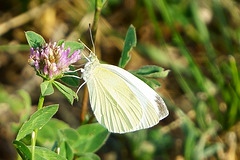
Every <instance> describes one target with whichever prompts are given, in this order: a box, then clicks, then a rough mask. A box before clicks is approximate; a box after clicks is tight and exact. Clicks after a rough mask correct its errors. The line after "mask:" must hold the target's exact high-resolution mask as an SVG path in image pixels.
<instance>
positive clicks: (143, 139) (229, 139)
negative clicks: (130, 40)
mask: <svg viewBox="0 0 240 160" xmlns="http://www.w3.org/2000/svg"><path fill="white" fill-rule="evenodd" d="M94 3H95V1H94V0H49V1H47V0H32V1H30V0H20V1H17V0H8V1H1V2H0V15H1V16H0V159H16V152H15V149H14V148H13V145H12V140H14V138H15V135H16V132H17V128H18V127H17V126H19V124H21V123H23V122H24V121H25V120H26V118H24V115H27V114H29V113H33V112H34V111H35V110H36V104H37V100H38V96H39V93H40V90H39V84H40V83H41V78H39V77H37V76H36V75H35V72H34V70H33V69H32V68H31V67H30V66H29V65H28V64H27V60H28V56H29V54H30V51H29V47H28V45H27V41H26V38H25V35H24V31H29V30H32V31H34V32H37V33H39V34H41V35H42V36H43V37H44V38H45V39H46V41H58V40H60V39H65V40H73V41H77V40H78V39H79V38H81V39H82V40H83V41H84V42H86V43H87V45H88V46H91V43H88V42H89V31H88V25H89V23H91V24H92V23H93V15H94ZM239 6H240V2H239V1H238V0H235V1H234V0H139V1H137V0H108V1H107V2H106V4H105V6H104V7H103V9H102V12H101V15H100V18H99V22H98V30H97V35H96V44H95V45H96V52H97V53H96V54H97V55H98V57H99V58H101V59H102V60H103V61H105V62H107V63H110V64H115V65H117V64H118V61H119V58H120V56H121V51H122V48H123V41H124V36H125V34H126V32H127V29H128V27H129V26H130V24H133V25H134V26H135V28H136V33H137V39H138V43H137V47H135V48H134V50H133V51H132V52H131V55H132V59H131V61H130V63H129V64H128V65H127V67H126V69H127V70H134V69H138V68H139V67H141V66H143V65H150V64H154V65H159V66H161V67H164V68H165V69H169V70H171V72H170V73H169V75H168V77H167V78H165V79H161V80H159V81H160V83H161V84H162V86H161V87H160V88H159V89H158V90H157V91H158V92H159V94H160V95H161V96H162V97H163V98H164V100H165V102H166V104H167V106H168V108H169V110H170V115H169V116H168V117H167V118H166V119H164V120H163V121H161V122H160V123H159V124H158V125H157V126H155V127H153V128H151V129H147V130H142V131H137V132H134V133H129V134H124V135H119V134H111V136H110V138H109V139H108V141H107V142H106V144H105V145H104V146H103V147H102V148H101V149H100V150H99V151H98V152H97V154H98V155H99V156H100V157H101V158H102V159H104V160H115V159H116V160H120V159H129V160H130V159H137V160H138V159H140V160H147V159H155V160H165V159H176V160H183V159H213V160H214V159H229V160H234V159H238V157H240V142H239V139H240V123H239V119H240V101H239V98H240V76H239V68H240V66H239V61H240V56H239V55H240V54H239V53H240V45H239V43H240V9H239ZM20 89H23V90H25V91H27V92H28V93H29V94H30V97H31V100H30V98H27V96H26V95H24V96H23V94H25V93H23V92H20V93H19V92H17V91H18V90H20ZM82 94H83V93H80V101H79V102H77V103H75V104H74V106H70V105H69V104H68V103H67V100H65V98H64V97H63V96H62V95H61V94H59V93H55V94H54V95H51V96H49V97H47V99H46V104H52V103H59V104H60V110H59V112H58V113H57V115H56V116H55V117H56V118H59V119H61V120H63V121H65V122H67V123H68V124H69V125H70V126H72V127H77V126H79V125H80V124H81V123H80V116H81V101H82V98H81V97H82ZM31 103H32V107H30V104H31ZM89 108H90V107H89ZM91 115H92V113H91V109H89V111H88V113H87V116H89V117H91Z"/></svg>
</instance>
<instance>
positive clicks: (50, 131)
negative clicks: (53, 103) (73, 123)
mask: <svg viewBox="0 0 240 160" xmlns="http://www.w3.org/2000/svg"><path fill="white" fill-rule="evenodd" d="M64 128H69V125H68V124H66V123H65V122H63V121H61V120H58V119H55V118H52V119H51V120H50V121H48V123H47V124H46V125H44V126H43V127H42V128H41V129H40V130H39V131H38V137H37V141H38V143H39V144H41V146H44V147H47V148H52V146H53V144H54V143H55V142H56V141H57V139H58V135H57V134H56V131H57V130H58V129H64Z"/></svg>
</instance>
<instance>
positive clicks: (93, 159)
mask: <svg viewBox="0 0 240 160" xmlns="http://www.w3.org/2000/svg"><path fill="white" fill-rule="evenodd" d="M78 156H79V158H77V159H76V160H100V157H99V156H98V155H96V154H94V153H82V154H78Z"/></svg>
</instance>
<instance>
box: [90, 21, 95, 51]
mask: <svg viewBox="0 0 240 160" xmlns="http://www.w3.org/2000/svg"><path fill="white" fill-rule="evenodd" d="M89 33H90V38H91V42H92V46H93V52H94V54H95V53H96V52H95V45H94V42H93V36H92V30H91V24H90V23H89Z"/></svg>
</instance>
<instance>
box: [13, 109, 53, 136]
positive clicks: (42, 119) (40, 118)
mask: <svg viewBox="0 0 240 160" xmlns="http://www.w3.org/2000/svg"><path fill="white" fill-rule="evenodd" d="M57 110H58V105H51V106H48V107H44V108H42V109H39V110H38V111H37V112H35V113H34V114H33V115H32V116H31V117H30V119H29V120H28V121H27V122H25V123H24V124H23V125H22V127H21V128H20V130H19V132H18V135H17V138H16V140H20V139H22V138H24V137H25V136H26V135H28V134H29V133H31V132H32V131H33V130H34V129H37V128H41V127H43V126H44V125H45V124H46V123H47V122H48V121H49V120H50V119H51V117H52V116H53V115H54V114H55V113H56V112H57Z"/></svg>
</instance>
